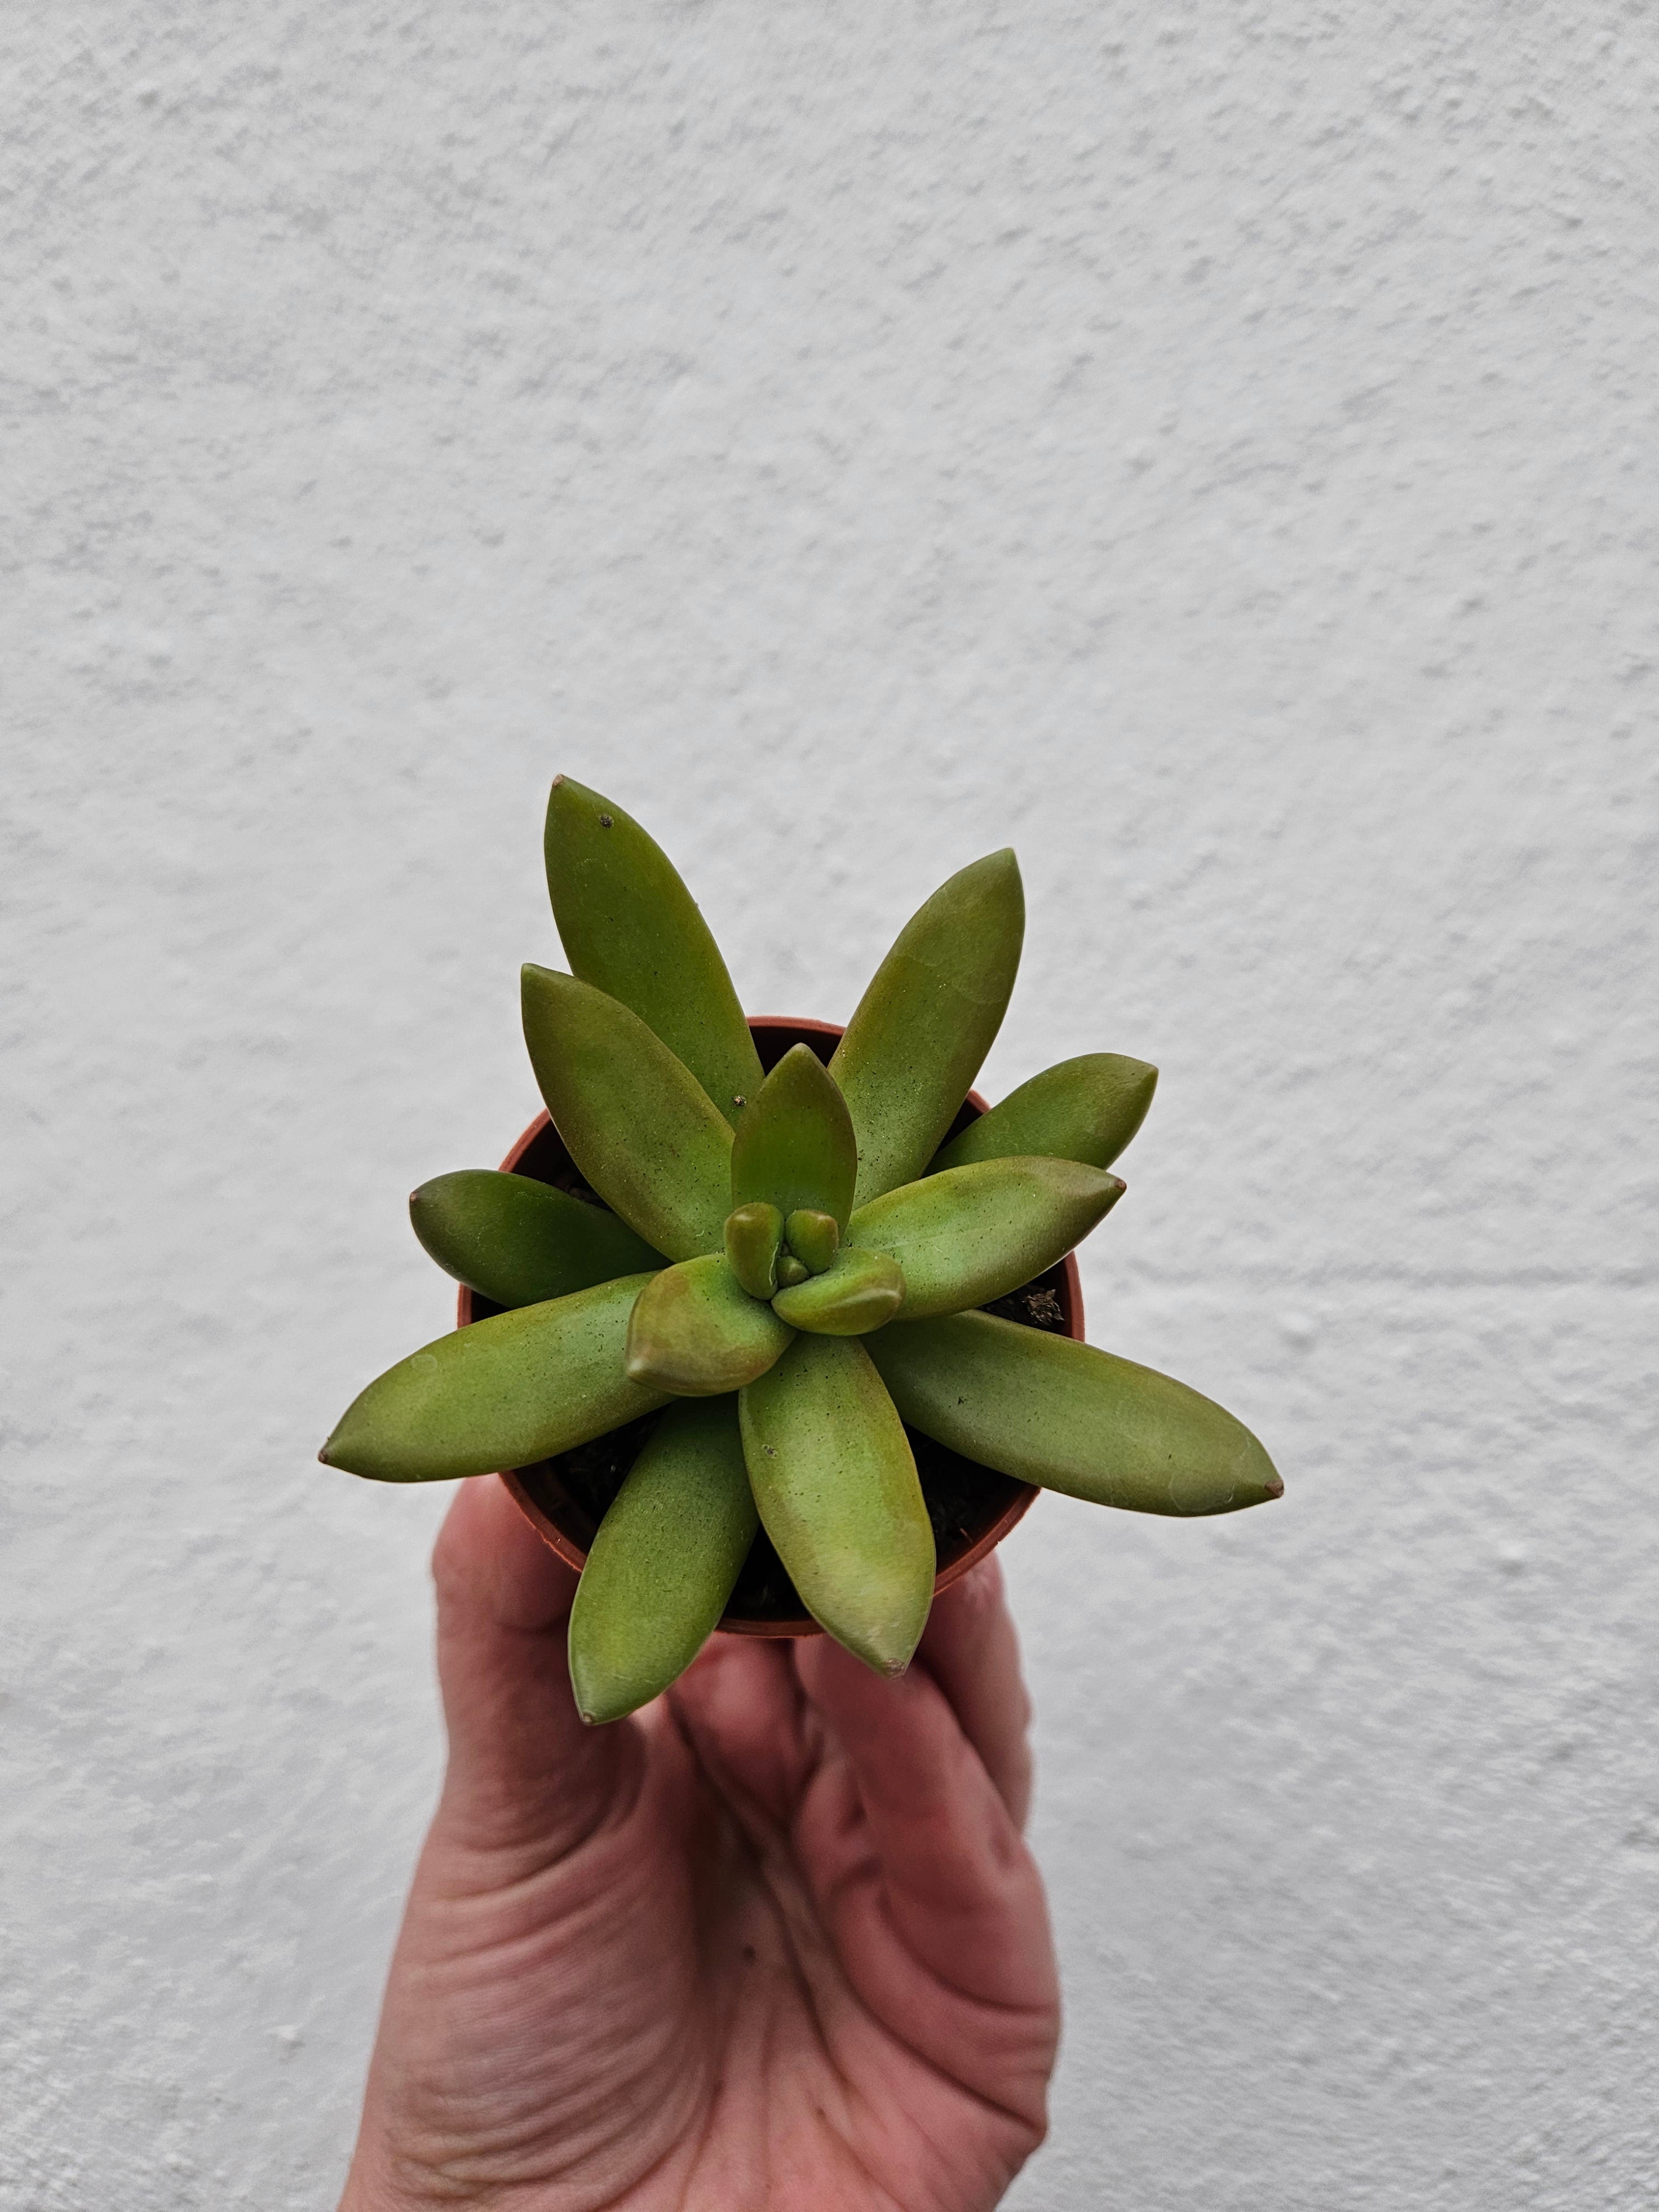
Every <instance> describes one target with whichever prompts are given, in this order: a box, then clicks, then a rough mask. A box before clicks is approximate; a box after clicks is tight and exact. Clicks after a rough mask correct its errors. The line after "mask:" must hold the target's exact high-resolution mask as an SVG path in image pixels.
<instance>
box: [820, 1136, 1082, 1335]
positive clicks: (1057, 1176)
mask: <svg viewBox="0 0 1659 2212" xmlns="http://www.w3.org/2000/svg"><path fill="white" fill-rule="evenodd" d="M1122 1195H1123V1185H1122V1183H1121V1182H1119V1180H1118V1178H1117V1177H1116V1176H1115V1175H1104V1174H1103V1173H1102V1172H1101V1170H1099V1169H1098V1168H1090V1167H1085V1166H1084V1165H1083V1164H1082V1162H1081V1161H1080V1160H1049V1159H1015V1160H981V1161H976V1162H975V1164H974V1165H972V1166H971V1167H965V1168H947V1169H946V1170H945V1172H944V1173H943V1174H942V1175H930V1176H923V1177H922V1178H921V1182H908V1183H905V1184H903V1185H902V1186H901V1188H899V1189H897V1190H890V1191H887V1192H885V1193H884V1194H883V1196H881V1197H880V1198H877V1199H872V1200H871V1202H870V1204H869V1205H868V1206H860V1208H859V1210H858V1212H856V1213H855V1214H854V1216H853V1220H852V1225H851V1228H850V1231H849V1234H850V1235H851V1236H852V1237H853V1238H854V1241H855V1242H856V1243H858V1244H860V1245H861V1246H864V1247H866V1248H867V1249H871V1250H873V1251H877V1252H884V1253H887V1254H888V1255H890V1257H891V1258H893V1259H894V1260H896V1261H897V1262H898V1264H899V1266H900V1267H901V1268H902V1270H903V1279H904V1285H905V1294H904V1307H903V1311H902V1319H904V1320H906V1321H920V1320H922V1319H924V1318H926V1317H927V1316H930V1315H933V1314H950V1313H960V1312H961V1311H962V1310H963V1308H964V1307H967V1306H982V1305H988V1304H989V1303H990V1301H991V1300H992V1299H993V1298H1000V1297H1004V1296H1005V1295H1006V1293H1007V1292H1008V1291H1017V1290H1018V1288H1019V1286H1020V1285H1021V1284H1022V1283H1029V1282H1030V1279H1031V1278H1032V1276H1033V1275H1040V1274H1041V1273H1042V1271H1043V1269H1044V1268H1045V1267H1053V1266H1054V1261H1056V1260H1058V1259H1060V1258H1061V1257H1062V1255H1064V1254H1066V1253H1067V1252H1069V1251H1070V1250H1071V1249H1072V1247H1073V1245H1074V1244H1076V1243H1079V1242H1080V1241H1081V1239H1082V1238H1084V1237H1086V1236H1087V1235H1088V1234H1089V1231H1091V1229H1092V1228H1093V1227H1094V1226H1095V1224H1096V1223H1097V1221H1099V1220H1100V1219H1101V1218H1102V1217H1103V1215H1104V1214H1105V1213H1107V1212H1109V1211H1110V1209H1111V1208H1112V1206H1115V1204H1116V1203H1117V1201H1118V1200H1119V1199H1120V1198H1121V1196H1122ZM796 1295H797V1296H799V1293H797V1294H796ZM799 1326H801V1327H802V1328H805V1327H806V1326H807V1324H806V1323H805V1322H802V1323H800V1324H799Z"/></svg>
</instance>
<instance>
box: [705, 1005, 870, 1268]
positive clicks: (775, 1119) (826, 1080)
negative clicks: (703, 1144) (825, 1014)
mask: <svg viewBox="0 0 1659 2212" xmlns="http://www.w3.org/2000/svg"><path fill="white" fill-rule="evenodd" d="M857 1176H858V1143H857V1139H855V1138H854V1134H853V1120H852V1116H851V1115H850V1114H849V1113H848V1110H847V1102H846V1100H845V1099H844V1098H843V1097H842V1095H841V1092H840V1091H839V1089H838V1088H837V1087H836V1083H835V1080H834V1079H833V1078H832V1077H831V1076H830V1074H829V1071H828V1070H827V1069H826V1068H825V1066H824V1065H823V1061H822V1060H820V1059H819V1058H818V1056H817V1054H816V1053H815V1052H814V1051H813V1050H812V1048H811V1045H808V1044H796V1045H792V1046H791V1047H790V1048H789V1050H788V1051H787V1053H785V1054H784V1055H783V1058H782V1059H781V1060H780V1061H779V1062H778V1064H777V1066H775V1068H774V1069H773V1070H772V1073H770V1074H769V1076H768V1077H767V1079H766V1080H765V1082H764V1083H763V1085H761V1087H760V1089H759V1090H758V1091H757V1092H756V1094H755V1095H754V1097H752V1098H751V1099H750V1102H749V1106H748V1109H747V1110H746V1112H745V1113H744V1115H743V1117H742V1119H741V1120H740V1121H738V1127H737V1134H736V1136H735V1137H734V1138H733V1139H732V1205H733V1206H746V1205H752V1204H767V1205H771V1206H776V1207H777V1208H778V1210H779V1211H780V1212H781V1213H783V1214H785V1215H786V1216H787V1215H789V1214H791V1213H795V1212H816V1213H827V1214H829V1216H830V1217H831V1218H832V1219H833V1220H834V1222H835V1225H836V1229H837V1231H840V1230H842V1229H843V1228H845V1227H846V1225H847V1217H848V1212H850V1211H851V1208H852V1203H853V1187H854V1182H855V1181H856V1180H857Z"/></svg>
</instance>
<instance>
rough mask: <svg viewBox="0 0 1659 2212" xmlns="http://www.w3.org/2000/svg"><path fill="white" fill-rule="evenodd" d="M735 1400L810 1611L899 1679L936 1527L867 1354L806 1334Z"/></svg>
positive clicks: (786, 1559) (753, 1479)
mask: <svg viewBox="0 0 1659 2212" xmlns="http://www.w3.org/2000/svg"><path fill="white" fill-rule="evenodd" d="M738 1404H739V1407H740V1410H741V1413H742V1418H743V1451H744V1459H745V1460H746V1461H747V1462H748V1464H749V1482H750V1488H751V1489H752V1490H753V1492H754V1493H755V1503H756V1504H757V1505H758V1506H759V1508H760V1517H761V1520H762V1522H763V1524H764V1526H765V1528H766V1533H767V1534H768V1535H769V1536H770V1538H771V1539H772V1541H773V1543H774V1544H775V1546H776V1547H777V1552H778V1556H779V1558H780V1559H781V1560H782V1561H783V1564H784V1565H785V1566H786V1567H787V1569H788V1571H789V1574H790V1577H791V1579H792V1580H793V1583H794V1585H795V1588H796V1589H797V1590H799V1593H800V1595H801V1599H802V1601H803V1602H804V1603H805V1607H806V1608H807V1610H808V1612H809V1613H811V1615H812V1618H813V1619H814V1620H816V1621H817V1623H818V1624H819V1626H821V1627H823V1628H824V1629H827V1630H828V1632H829V1634H830V1635H831V1636H833V1637H834V1638H836V1642H837V1643H838V1644H845V1645H846V1647H847V1649H848V1650H849V1651H852V1652H854V1653H855V1654H856V1655H857V1656H858V1657H859V1658H860V1659H862V1660H863V1661H864V1662H865V1664H866V1666H869V1667H873V1668H875V1669H876V1671H877V1673H878V1674H902V1673H903V1671H904V1669H905V1668H906V1667H907V1666H908V1663H909V1660H910V1655H911V1653H912V1652H913V1651H914V1650H915V1648H916V1644H917V1642H918V1640H919V1638H921V1632H922V1629H923V1627H924V1626H926V1624H927V1609H928V1607H929V1606H930V1605H931V1604H932V1602H933V1572H934V1556H933V1529H932V1528H931V1527H930V1525H929V1523H928V1519H927V1505H926V1504H924V1502H923V1499H922V1495H921V1483H920V1482H919V1481H918V1480H917V1479H916V1467H915V1460H914V1459H913V1458H912V1456H911V1453H910V1442H909V1439H908V1437H907V1436H906V1435H905V1433H904V1428H903V1425H902V1422H901V1421H900V1419H899V1417H898V1415H897V1413H896V1412H895V1411H894V1408H893V1403H892V1401H891V1399H890V1398H889V1396H888V1395H887V1393H886V1391H885V1390H884V1389H883V1387H882V1382H881V1377H880V1376H878V1374H877V1372H876V1370H875V1369H874V1367H873V1366H872V1364H871V1363H870V1356H869V1354H868V1353H867V1352H866V1351H865V1349H864V1346H862V1345H861V1344H860V1343H858V1342H857V1341H856V1340H854V1339H852V1338H850V1337H837V1336H798V1337H797V1338H796V1339H795V1341H794V1342H793V1344H792V1345H791V1346H790V1347H789V1349H788V1351H787V1352H785V1353H784V1355H783V1357H782V1358H781V1359H780V1360H779V1362H778V1363H777V1365H776V1366H775V1367H773V1368H771V1369H769V1370H768V1371H767V1373H766V1374H764V1375H763V1376H762V1377H761V1379H760V1381H759V1382H758V1383H750V1386H749V1388H748V1389H746V1390H745V1391H744V1393H743V1395H742V1397H741V1398H740V1399H739V1401H738Z"/></svg>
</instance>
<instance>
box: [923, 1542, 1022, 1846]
mask: <svg viewBox="0 0 1659 2212" xmlns="http://www.w3.org/2000/svg"><path fill="white" fill-rule="evenodd" d="M916 1656H917V1658H918V1659H919V1660H920V1661H921V1663H922V1665H923V1666H924V1667H925V1668H927V1672H928V1673H929V1674H931V1675H932V1676H933V1680H935V1681H936V1682H937V1683H938V1684H939V1687H940V1689H941V1690H943V1691H944V1692H945V1699H946V1701H947V1702H948V1703H949V1705H950V1706H951V1710H952V1711H953V1712H954V1713H955V1714H956V1717H957V1722H958V1723H960V1725H961V1729H962V1732H963V1735H965V1736H966V1737H967V1739H968V1741H969V1743H970V1744H972V1746H973V1747H974V1749H975V1751H976V1752H977V1753H979V1756H980V1760H981V1765H983V1766H984V1768H985V1771H986V1772H987V1774H988V1775H989V1776H990V1778H991V1781H992V1784H993V1785H994V1788H995V1790H996V1792H997V1795H998V1796H1000V1798H1001V1800H1002V1802H1003V1803H1004V1804H1005V1805H1006V1807H1007V1808H1008V1811H1009V1813H1010V1814H1012V1818H1013V1820H1014V1824H1015V1826H1017V1827H1020V1828H1023V1827H1024V1826H1025V1816H1026V1814H1027V1813H1028V1812H1029V1811H1030V1803H1031V1748H1030V1743H1029V1741H1027V1735H1026V1731H1027V1729H1029V1728H1030V1721H1031V1700H1030V1697H1029V1696H1028V1695H1027V1693H1026V1689H1025V1683H1024V1678H1023V1677H1022V1675H1021V1674H1020V1671H1019V1639H1018V1637H1017V1636H1016V1634H1015V1632H1014V1623H1013V1617H1012V1614H1011V1613H1009V1610H1008V1603H1007V1599H1006V1596H1005V1595H1004V1591H1003V1583H1002V1569H1001V1566H1000V1565H999V1563H998V1561H997V1559H995V1557H994V1556H993V1557H992V1558H990V1559H982V1560H981V1562H980V1564H979V1565H978V1566H976V1567H975V1568H974V1569H973V1570H972V1571H971V1572H970V1573H969V1574H965V1575H964V1576H963V1578H962V1580H961V1581H960V1582H959V1583H953V1584H952V1586H951V1588H950V1589H948V1590H945V1591H944V1592H943V1593H942V1594H941V1595H939V1596H938V1597H936V1598H935V1599H934V1600H933V1612H932V1613H930V1614H929V1615H928V1618H927V1627H926V1629H924V1631H923V1632H922V1638H921V1644H920V1645H919V1646H918V1647H917V1650H916Z"/></svg>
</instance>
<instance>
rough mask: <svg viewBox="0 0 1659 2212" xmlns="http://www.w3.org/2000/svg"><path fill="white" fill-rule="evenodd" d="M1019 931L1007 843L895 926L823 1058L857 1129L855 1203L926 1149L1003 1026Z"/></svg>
mask: <svg viewBox="0 0 1659 2212" xmlns="http://www.w3.org/2000/svg"><path fill="white" fill-rule="evenodd" d="M1024 934H1025V895H1024V891H1023V890H1022V889H1021V887H1020V880H1019V866H1018V862H1017V861H1016V860H1015V859H1014V856H1013V854H1012V852H1001V853H991V854H987V856H986V858H985V859H984V860H975V862H974V863H973V865H972V866H970V867H966V868H963V870H962V871H961V872H959V873H958V874H957V875H954V876H952V877H951V879H950V881H949V882H948V883H946V884H941V885H940V887H939V890H936V891H935V892H934V893H933V896H932V898H930V899H929V900H928V901H927V904H926V905H925V906H924V907H922V908H921V910H920V911H919V912H918V913H917V914H915V915H912V917H911V919H910V920H909V921H908V922H906V924H905V925H904V927H903V928H902V930H901V931H900V932H899V934H898V938H897V939H896V942H895V944H894V945H893V949H892V951H890V953H889V954H888V955H887V957H886V958H885V959H884V961H883V962H882V963H881V965H880V967H879V968H878V969H877V970H876V973H875V975H874V977H873V978H872V981H871V984H870V987H869V989H868V990H867V991H866V993H865V994H864V996H863V997H862V998H861V999H860V1001H859V1003H858V1006H857V1008H856V1009H855V1011H854V1015H853V1018H852V1020H851V1021H850V1022H848V1024H847V1034H846V1035H845V1036H843V1037H842V1041H841V1042H840V1044H839V1045H838V1046H837V1047H836V1056H835V1058H834V1059H833V1060H831V1061H830V1063H829V1073H831V1074H832V1075H833V1076H834V1077H835V1079H836V1082H837V1083H838V1084H839V1085H840V1086H841V1089H842V1094H843V1095H844V1097H846V1100H847V1103H848V1108H849V1109H850V1110H851V1113H852V1116H853V1127H854V1130H855V1131H856V1132H857V1134H858V1149H859V1175H858V1190H857V1195H856V1198H855V1200H854V1203H855V1204H856V1205H859V1206H866V1205H867V1204H868V1203H869V1201H870V1200H872V1198H879V1197H880V1195H881V1194H882V1192H883V1191H884V1190H892V1189H895V1188H896V1187H897V1186H898V1185H899V1184H900V1183H905V1182H915V1179H916V1177H917V1176H919V1175H921V1172H922V1170H924V1169H925V1168H926V1167H927V1163H928V1162H929V1160H931V1159H932V1158H933V1154H934V1152H936V1151H937V1150H938V1148H939V1139H941V1138H942V1137H943V1136H944V1134H945V1131H946V1130H947V1129H948V1128H949V1127H950V1126H951V1122H952V1121H954V1120H955V1119H956V1115H957V1109H958V1108H959V1107H960V1105H961V1104H962V1102H963V1099H964V1098H965V1097H967V1095H968V1091H969V1086H970V1085H971V1084H972V1082H973V1080H974V1078H975V1076H976V1075H977V1074H978V1073H979V1071H980V1066H981V1062H982V1061H983V1060H984V1058H985V1055H986V1054H987V1052H988V1051H989V1050H990V1048H991V1040H992V1039H993V1038H994V1036H995V1035H996V1033H997V1031H998V1030H999V1029H1000V1027H1001V1026H1002V1017H1003V1014H1004V1012H1006V1008H1007V1005H1008V994H1009V993H1010V992H1011V991H1012V989H1013V987H1014V971H1015V969H1017V968H1018V965H1019V948H1020V945H1021V942H1022V940H1023V939H1024Z"/></svg>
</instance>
